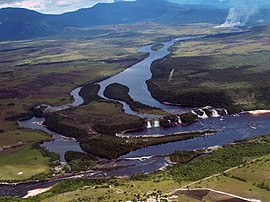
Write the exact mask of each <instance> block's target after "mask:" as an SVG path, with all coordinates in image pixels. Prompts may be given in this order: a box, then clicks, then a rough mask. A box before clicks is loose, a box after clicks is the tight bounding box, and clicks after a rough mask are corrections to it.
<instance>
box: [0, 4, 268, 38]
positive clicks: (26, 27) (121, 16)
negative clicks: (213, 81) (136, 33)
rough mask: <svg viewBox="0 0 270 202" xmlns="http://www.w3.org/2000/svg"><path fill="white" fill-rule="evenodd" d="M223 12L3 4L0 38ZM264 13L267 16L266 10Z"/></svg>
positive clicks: (196, 18) (213, 17)
mask: <svg viewBox="0 0 270 202" xmlns="http://www.w3.org/2000/svg"><path fill="white" fill-rule="evenodd" d="M227 14H228V9H227V8H215V7H209V6H203V5H180V4H176V3H172V2H167V1H165V0H137V1H131V2H118V3H111V4H108V3H99V4H97V5H95V6H93V7H91V8H86V9H80V10H77V11H74V12H69V13H64V14H61V15H46V14H41V13H38V12H36V11H32V10H27V9H21V8H3V9H0V40H15V39H29V38H35V37H43V36H49V35H53V34H57V33H59V32H61V31H62V30H63V29H64V28H65V27H92V26H98V25H112V24H128V23H136V22H159V23H166V24H184V23H216V24H221V23H222V22H224V20H225V19H226V16H227ZM267 14H269V16H270V12H269V11H268V13H267ZM266 16H268V15H266ZM269 21H270V19H269Z"/></svg>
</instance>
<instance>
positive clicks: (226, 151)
mask: <svg viewBox="0 0 270 202" xmlns="http://www.w3.org/2000/svg"><path fill="white" fill-rule="evenodd" d="M268 154H270V136H269V135H268V136H264V137H260V138H257V139H256V138H253V139H249V140H246V141H245V142H241V143H235V144H231V145H226V146H224V147H223V148H221V149H218V150H215V151H213V152H211V153H209V154H206V155H204V156H201V157H200V158H195V159H194V160H192V161H190V162H189V163H183V162H182V159H183V157H182V155H183V153H182V152H176V153H174V154H172V155H171V157H172V159H173V160H174V161H178V160H179V161H178V164H177V165H176V166H174V167H171V168H169V172H170V174H171V175H172V176H173V178H174V179H175V180H176V181H178V182H183V181H197V180H200V179H203V178H205V177H208V176H211V175H213V174H216V173H222V172H223V171H226V170H228V169H229V168H232V167H236V166H239V165H241V164H243V163H246V162H247V159H252V158H253V159H255V158H258V157H261V156H264V155H268ZM185 155H187V154H185ZM192 155H193V152H192V151H191V154H188V156H192Z"/></svg>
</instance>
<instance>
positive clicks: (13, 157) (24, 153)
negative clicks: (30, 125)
mask: <svg viewBox="0 0 270 202" xmlns="http://www.w3.org/2000/svg"><path fill="white" fill-rule="evenodd" d="M49 139H50V137H49V136H48V135H45V134H43V133H40V132H36V131H31V130H15V131H9V132H3V133H0V148H1V147H2V148H4V150H3V151H1V152H0V180H24V179H28V178H30V177H32V176H34V175H37V174H41V173H48V171H49V158H48V157H44V156H42V154H41V153H40V152H39V151H38V150H36V149H32V146H31V145H32V144H34V143H36V142H40V141H44V140H49ZM21 172H23V174H21V175H19V174H18V173H21Z"/></svg>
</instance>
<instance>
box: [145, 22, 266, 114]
mask: <svg viewBox="0 0 270 202" xmlns="http://www.w3.org/2000/svg"><path fill="white" fill-rule="evenodd" d="M269 29H270V27H269V26H268V27H263V28H257V29H254V30H252V31H250V32H246V33H242V34H237V35H222V36H220V37H219V36H217V37H212V38H211V37H208V38H205V39H199V40H195V41H189V42H184V43H180V44H178V45H176V46H174V47H173V48H172V51H173V53H172V55H171V56H170V57H167V58H165V59H163V60H160V61H159V62H156V63H155V64H154V65H153V66H152V72H153V78H152V80H151V81H149V82H148V84H149V87H150V89H151V92H152V94H153V95H154V97H156V98H158V99H159V100H161V101H164V102H165V101H167V102H171V103H175V104H182V105H189V106H197V107H200V106H206V105H212V106H214V107H225V108H227V109H229V110H230V112H231V113H233V112H236V111H241V110H253V109H269V107H270V103H269V96H268V94H269V89H270V83H269V79H268V75H269V54H270V43H269ZM173 69H174V73H173V76H172V79H170V80H169V79H168V78H169V75H170V72H171V71H172V70H173Z"/></svg>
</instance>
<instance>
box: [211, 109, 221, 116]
mask: <svg viewBox="0 0 270 202" xmlns="http://www.w3.org/2000/svg"><path fill="white" fill-rule="evenodd" d="M212 117H220V115H219V114H218V112H217V110H215V109H212Z"/></svg>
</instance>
